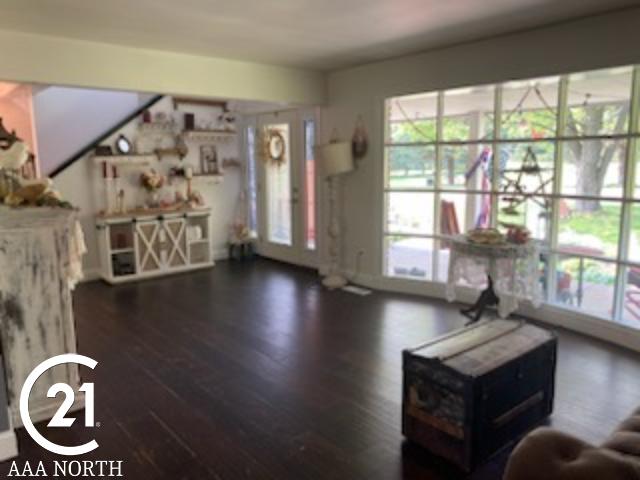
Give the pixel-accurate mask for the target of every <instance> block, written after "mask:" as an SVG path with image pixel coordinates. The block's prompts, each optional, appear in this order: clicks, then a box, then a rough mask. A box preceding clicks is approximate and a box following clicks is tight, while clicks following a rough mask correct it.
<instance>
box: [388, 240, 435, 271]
mask: <svg viewBox="0 0 640 480" xmlns="http://www.w3.org/2000/svg"><path fill="white" fill-rule="evenodd" d="M385 254H386V255H385V258H386V274H387V275H388V276H390V277H404V278H412V279H415V280H431V278H432V274H431V270H432V267H433V260H432V258H433V239H432V238H420V237H405V236H389V237H387V238H386V239H385Z"/></svg>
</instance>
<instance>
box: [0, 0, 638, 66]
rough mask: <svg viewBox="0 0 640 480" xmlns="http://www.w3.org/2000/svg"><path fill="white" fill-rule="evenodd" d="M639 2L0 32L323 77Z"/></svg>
mask: <svg viewBox="0 0 640 480" xmlns="http://www.w3.org/2000/svg"><path fill="white" fill-rule="evenodd" d="M637 4H638V0H134V1H131V0H102V1H100V0H56V1H42V0H0V28H2V29H6V30H16V31H23V32H33V33H41V34H48V35H55V36H62V37H71V38H77V39H83V40H92V41H98V42H106V43H114V44H122V45H129V46H136V47H143V48H152V49H160V50H168V51H175V52H183V53H192V54H197V55H206V56H218V57H227V58H234V59H239V60H250V61H258V62H263V63H273V64H280V65H291V66H299V67H309V68H314V69H322V70H331V69H337V68H341V67H345V66H351V65H356V64H360V63H366V62H370V61H374V60H380V59H384V58H389V57H393V56H398V55H403V54H407V53H412V52H416V51H420V50H425V49H429V48H434V47H440V46H444V45H450V44H454V43H459V42H464V41H469V40H475V39H479V38H484V37H489V36H493V35H498V34H502V33H507V32H512V31H517V30H522V29H527V28H532V27H536V26H540V25H544V24H548V23H552V22H557V21H562V20H567V19H571V18H575V17H580V16H585V15H592V14H596V13H601V12H604V11H609V10H613V9H617V8H620V7H622V6H626V5H637Z"/></svg>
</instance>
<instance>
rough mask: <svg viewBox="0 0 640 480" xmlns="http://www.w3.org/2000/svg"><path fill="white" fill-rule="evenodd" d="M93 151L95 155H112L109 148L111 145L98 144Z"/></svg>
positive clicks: (111, 150)
mask: <svg viewBox="0 0 640 480" xmlns="http://www.w3.org/2000/svg"><path fill="white" fill-rule="evenodd" d="M93 153H94V154H95V155H96V156H97V157H108V156H111V155H113V149H112V148H111V145H98V146H97V147H96V148H95V149H94V151H93Z"/></svg>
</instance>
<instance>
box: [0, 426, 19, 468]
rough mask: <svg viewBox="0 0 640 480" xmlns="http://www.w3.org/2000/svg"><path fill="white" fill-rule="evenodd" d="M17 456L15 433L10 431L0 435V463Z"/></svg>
mask: <svg viewBox="0 0 640 480" xmlns="http://www.w3.org/2000/svg"><path fill="white" fill-rule="evenodd" d="M17 456H18V440H17V438H16V433H15V432H14V431H13V429H11V430H7V431H6V432H1V433H0V462H4V461H5V460H9V459H10V458H14V457H17Z"/></svg>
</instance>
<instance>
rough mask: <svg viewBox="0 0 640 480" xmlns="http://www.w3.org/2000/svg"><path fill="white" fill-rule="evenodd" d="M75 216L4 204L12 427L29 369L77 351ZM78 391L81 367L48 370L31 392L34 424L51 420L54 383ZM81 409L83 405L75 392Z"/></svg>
mask: <svg viewBox="0 0 640 480" xmlns="http://www.w3.org/2000/svg"><path fill="white" fill-rule="evenodd" d="M75 221H76V214H75V212H73V211H70V210H64V209H50V208H19V209H7V208H5V207H0V271H1V272H2V274H1V275H0V334H1V338H2V351H3V357H4V358H3V359H4V364H5V368H6V374H7V375H6V376H7V379H6V381H7V393H8V400H9V406H10V409H11V415H12V417H13V422H14V425H17V426H20V425H21V424H22V421H21V418H20V411H19V398H20V392H21V390H22V386H23V385H24V381H25V380H26V378H27V376H28V375H29V374H30V373H31V371H32V370H33V369H34V368H35V367H36V366H37V365H39V364H40V363H41V362H43V361H44V360H47V359H48V358H51V357H53V356H55V355H61V354H63V353H75V352H76V333H75V323H74V320H73V306H72V304H71V289H70V283H69V280H70V279H71V275H72V272H71V271H70V265H71V259H72V251H73V250H74V249H75V244H74V227H75ZM61 382H62V383H67V384H69V385H71V386H72V387H73V388H74V390H76V391H77V389H78V387H79V386H80V376H79V374H78V366H77V365H74V364H65V365H59V366H57V367H54V368H52V369H50V370H48V371H47V372H46V373H45V374H44V375H42V377H40V379H39V380H38V382H36V384H35V386H34V388H33V389H32V391H31V396H30V402H29V410H30V412H31V420H32V421H33V422H37V421H41V420H45V419H49V418H51V416H52V415H53V414H54V413H55V412H56V410H57V409H58V407H59V406H60V399H59V398H58V399H55V398H48V397H47V390H48V388H49V387H50V386H51V385H53V384H55V383H61ZM76 400H77V401H78V404H77V407H78V408H81V407H82V406H83V404H84V402H83V400H82V399H81V395H76Z"/></svg>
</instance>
